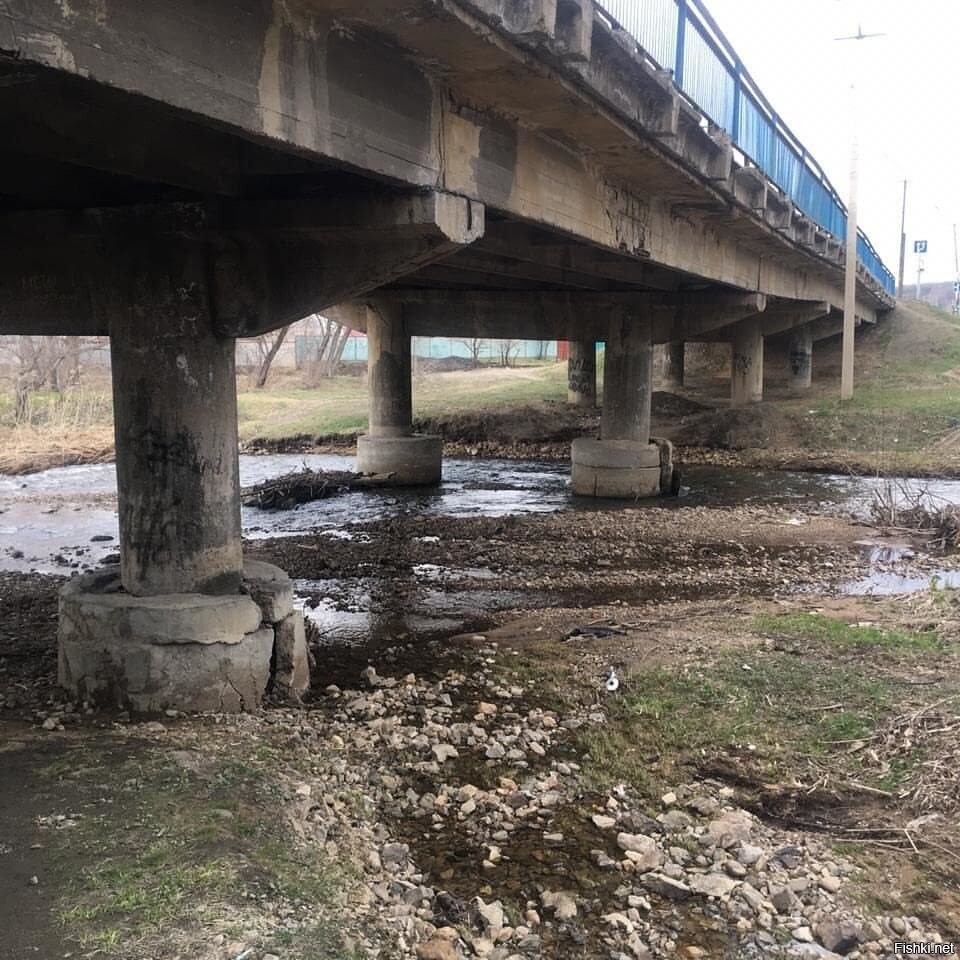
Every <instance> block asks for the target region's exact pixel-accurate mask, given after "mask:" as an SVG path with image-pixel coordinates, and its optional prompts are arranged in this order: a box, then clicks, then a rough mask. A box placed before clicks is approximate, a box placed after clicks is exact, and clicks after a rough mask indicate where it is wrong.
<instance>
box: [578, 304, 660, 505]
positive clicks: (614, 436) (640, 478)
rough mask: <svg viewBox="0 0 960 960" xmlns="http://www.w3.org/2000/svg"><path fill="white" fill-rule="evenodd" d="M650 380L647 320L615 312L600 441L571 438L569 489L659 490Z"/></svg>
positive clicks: (598, 492)
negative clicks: (651, 432) (652, 432)
mask: <svg viewBox="0 0 960 960" xmlns="http://www.w3.org/2000/svg"><path fill="white" fill-rule="evenodd" d="M652 380H653V345H652V343H651V340H650V321H649V319H648V318H642V319H641V318H638V317H636V316H632V315H631V314H630V313H629V311H627V310H616V311H615V312H614V315H613V317H612V318H611V320H610V328H609V332H608V335H607V345H606V353H605V357H604V373H603V413H602V415H601V419H600V439H599V440H590V439H587V438H583V437H581V438H578V439H577V440H574V441H573V444H572V448H571V461H572V469H571V482H572V486H573V492H574V493H576V494H579V495H580V496H586V497H617V498H638V497H652V496H656V495H657V494H658V493H660V448H659V447H658V446H657V445H656V444H653V443H651V442H650V401H651V393H652Z"/></svg>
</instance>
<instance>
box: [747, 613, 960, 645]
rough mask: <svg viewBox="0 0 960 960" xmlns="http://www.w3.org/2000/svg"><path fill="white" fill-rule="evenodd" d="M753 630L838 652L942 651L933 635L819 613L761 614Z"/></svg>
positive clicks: (940, 642) (938, 640)
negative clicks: (849, 620) (855, 622)
mask: <svg viewBox="0 0 960 960" xmlns="http://www.w3.org/2000/svg"><path fill="white" fill-rule="evenodd" d="M753 629H754V630H755V631H756V632H757V633H761V634H764V635H766V636H773V637H783V638H787V639H790V640H798V641H802V642H807V643H818V644H825V645H826V646H829V647H834V648H836V649H839V650H868V649H881V650H889V651H893V652H901V653H933V652H943V651H945V650H946V649H947V646H946V645H945V644H944V643H943V641H942V640H941V639H940V637H938V636H937V634H936V633H933V632H928V633H906V632H904V631H902V630H888V629H885V628H883V627H875V626H857V625H854V624H850V623H846V622H845V621H843V620H839V619H837V618H836V617H828V616H825V615H824V614H821V613H786V614H777V615H768V614H760V615H758V616H757V617H755V618H754V622H753Z"/></svg>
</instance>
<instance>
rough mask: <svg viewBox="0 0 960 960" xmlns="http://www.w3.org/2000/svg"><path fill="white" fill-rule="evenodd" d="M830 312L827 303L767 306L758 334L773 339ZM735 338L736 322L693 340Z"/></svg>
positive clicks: (720, 341) (744, 320)
mask: <svg viewBox="0 0 960 960" xmlns="http://www.w3.org/2000/svg"><path fill="white" fill-rule="evenodd" d="M830 312H831V307H830V304H829V303H826V302H825V301H821V302H813V303H807V302H798V303H796V304H793V303H775V304H770V305H768V306H767V309H766V310H765V311H764V313H763V317H762V319H761V323H760V333H761V335H762V336H764V337H774V336H776V335H777V334H779V333H784V332H785V331H787V330H792V329H794V328H795V327H800V326H803V325H805V324H808V323H812V322H813V321H814V320H818V319H820V318H821V317H825V316H828V315H829V314H830ZM752 319H753V318H752V317H749V318H741V320H742V321H743V322H747V320H751V321H752ZM736 336H737V322H734V323H731V324H729V325H727V326H724V327H721V328H719V329H714V330H712V331H709V332H705V333H702V334H700V335H699V336H697V337H696V338H695V339H697V340H699V341H701V342H706V343H723V342H728V341H732V340H733V339H734V338H735V337H736Z"/></svg>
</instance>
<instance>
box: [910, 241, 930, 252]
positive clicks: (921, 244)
mask: <svg viewBox="0 0 960 960" xmlns="http://www.w3.org/2000/svg"><path fill="white" fill-rule="evenodd" d="M913 252H914V253H926V252H927V241H926V240H914V241H913Z"/></svg>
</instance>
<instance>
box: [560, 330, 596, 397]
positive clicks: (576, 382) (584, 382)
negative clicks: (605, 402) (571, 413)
mask: <svg viewBox="0 0 960 960" xmlns="http://www.w3.org/2000/svg"><path fill="white" fill-rule="evenodd" d="M567 403H569V404H571V405H572V406H576V407H595V406H596V405H597V345H596V343H594V341H593V340H571V341H570V355H569V358H568V360H567Z"/></svg>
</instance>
